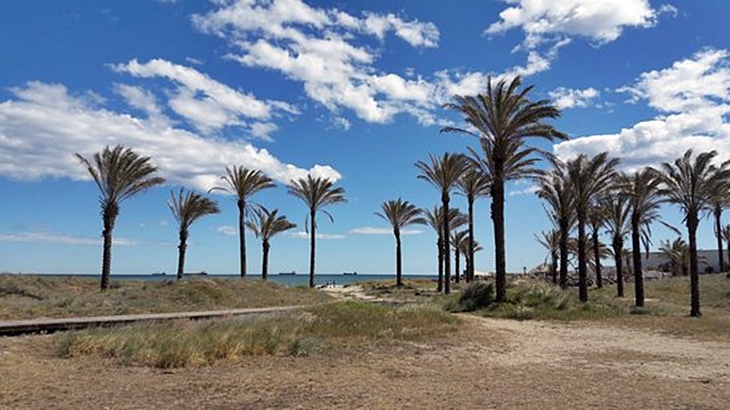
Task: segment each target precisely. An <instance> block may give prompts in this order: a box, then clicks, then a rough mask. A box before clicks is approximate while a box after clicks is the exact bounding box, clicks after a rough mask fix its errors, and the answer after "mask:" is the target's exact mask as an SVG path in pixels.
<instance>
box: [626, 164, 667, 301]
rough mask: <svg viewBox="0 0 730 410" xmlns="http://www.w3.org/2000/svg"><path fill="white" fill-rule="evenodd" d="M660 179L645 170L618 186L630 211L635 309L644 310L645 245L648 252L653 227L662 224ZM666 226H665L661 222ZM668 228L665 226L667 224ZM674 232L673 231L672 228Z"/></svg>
mask: <svg viewBox="0 0 730 410" xmlns="http://www.w3.org/2000/svg"><path fill="white" fill-rule="evenodd" d="M660 182H661V181H660V179H659V175H658V174H657V172H656V171H655V170H653V169H652V168H644V169H642V170H639V171H636V172H634V173H633V174H630V175H628V176H625V177H623V178H622V180H621V181H620V182H619V186H620V187H621V190H622V192H623V194H624V195H626V196H627V197H628V198H629V204H630V209H631V253H632V258H633V262H632V267H633V272H634V293H635V299H636V306H638V307H641V306H644V274H643V267H642V262H641V249H642V245H644V246H643V248H644V250H645V251H646V252H647V254H648V252H649V245H650V244H651V241H650V239H651V229H650V228H651V224H652V223H654V222H655V221H659V222H661V219H660V216H661V215H660V213H659V208H660V206H661V204H662V203H663V202H664V199H663V198H662V195H660V193H659V185H660ZM662 223H663V222H662ZM665 225H666V224H665ZM672 229H674V228H672Z"/></svg>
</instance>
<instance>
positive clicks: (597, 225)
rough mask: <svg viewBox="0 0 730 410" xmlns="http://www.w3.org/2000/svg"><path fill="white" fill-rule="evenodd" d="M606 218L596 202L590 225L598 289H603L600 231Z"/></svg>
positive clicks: (593, 206)
mask: <svg viewBox="0 0 730 410" xmlns="http://www.w3.org/2000/svg"><path fill="white" fill-rule="evenodd" d="M604 218H605V215H604V210H603V209H601V206H600V204H599V203H598V202H594V204H593V205H592V206H591V208H590V210H589V211H588V224H589V225H590V227H591V241H592V242H593V271H594V272H595V273H596V287H597V288H602V287H603V276H601V251H600V249H601V246H602V244H601V240H600V238H599V237H598V235H599V230H600V229H601V226H602V225H603V220H604Z"/></svg>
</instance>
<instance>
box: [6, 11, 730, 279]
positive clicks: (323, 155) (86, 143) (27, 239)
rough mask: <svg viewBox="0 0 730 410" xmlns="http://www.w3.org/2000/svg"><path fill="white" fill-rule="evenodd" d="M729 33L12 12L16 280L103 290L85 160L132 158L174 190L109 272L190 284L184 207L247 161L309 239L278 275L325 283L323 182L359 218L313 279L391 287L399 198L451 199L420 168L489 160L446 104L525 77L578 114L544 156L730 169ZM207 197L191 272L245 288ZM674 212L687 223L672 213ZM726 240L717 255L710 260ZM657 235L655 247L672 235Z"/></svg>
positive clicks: (685, 27)
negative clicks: (463, 158) (456, 156)
mask: <svg viewBox="0 0 730 410" xmlns="http://www.w3.org/2000/svg"><path fill="white" fill-rule="evenodd" d="M729 15H730V3H728V2H726V1H723V0H704V1H688V0H668V1H666V2H665V1H653V0H652V1H648V0H601V1H596V0H553V1H551V0H504V1H501V0H464V1H459V2H458V3H454V2H446V1H403V0H384V1H378V2H371V1H347V2H345V1H341V0H338V1H312V0H307V1H304V0H267V1H259V0H240V1H234V0H212V1H203V0H200V1H199V0H195V1H193V0H165V1H154V0H149V1H142V0H125V1H122V0H115V1H106V2H98V1H90V0H86V1H85V0H79V1H73V2H60V1H52V0H25V1H22V2H19V1H16V2H2V3H0V198H2V201H1V202H0V271H10V272H36V273H81V274H94V273H98V272H99V270H100V264H101V240H100V236H101V229H102V228H101V217H100V208H99V202H98V190H97V187H96V186H95V184H94V183H93V182H92V181H91V179H90V177H89V175H88V174H87V172H86V170H85V169H84V168H83V167H82V166H81V164H80V163H79V161H78V159H77V158H76V157H75V156H74V154H75V153H79V154H81V155H83V156H84V157H86V158H91V157H92V156H93V154H94V153H95V152H99V151H101V150H102V149H103V148H104V147H105V146H107V145H117V144H122V145H124V146H126V147H129V148H132V149H133V150H135V151H136V152H138V153H140V154H142V155H145V156H149V157H150V158H151V161H152V162H153V164H154V165H156V166H157V167H158V168H159V175H161V176H163V177H164V178H166V180H167V183H166V184H165V185H162V186H160V187H156V188H154V189H151V190H149V191H148V192H145V193H143V194H141V195H139V196H137V197H133V198H131V199H129V200H127V201H125V202H123V203H122V205H121V213H120V215H119V217H118V219H117V224H116V227H115V230H114V250H113V258H112V273H113V274H144V273H149V272H153V271H168V272H174V270H175V266H176V257H177V223H176V221H175V219H174V218H173V216H172V214H171V212H170V209H169V208H168V205H167V201H169V199H170V195H171V191H177V190H179V189H180V188H181V187H185V188H186V189H194V190H199V191H201V192H206V191H207V190H208V189H210V188H211V187H213V186H216V185H220V184H221V182H222V181H221V180H220V177H221V176H222V175H224V173H225V167H226V166H231V165H237V166H245V167H248V168H255V169H261V170H262V171H263V172H264V173H266V174H267V175H269V176H270V177H271V178H273V179H274V180H275V182H276V184H277V188H275V189H270V190H266V191H264V192H261V193H260V194H257V195H256V196H255V197H253V200H254V201H255V202H257V203H260V204H262V205H264V206H266V207H268V208H272V209H273V208H278V209H279V212H280V214H284V215H286V216H287V217H288V218H289V219H290V220H291V221H292V222H294V223H296V224H297V225H298V227H297V228H296V229H294V230H292V231H290V232H288V233H284V234H280V235H278V236H276V237H275V238H274V239H273V240H272V247H271V254H270V272H277V271H291V270H296V271H297V272H301V273H304V272H306V271H307V269H308V256H309V252H308V249H309V242H308V241H307V240H306V239H307V237H308V236H307V235H308V234H307V233H306V232H305V229H304V226H305V222H306V207H305V206H304V204H303V203H301V202H300V201H299V200H298V199H296V198H294V197H292V196H291V195H289V194H287V189H286V186H287V183H288V182H289V181H290V180H291V179H293V178H300V177H302V176H305V175H307V173H311V174H312V175H315V176H323V177H327V178H331V179H333V180H335V181H336V185H337V186H341V187H343V188H344V189H345V193H346V197H347V200H348V201H347V203H344V204H337V205H334V206H332V207H329V208H328V209H327V210H328V211H329V212H330V213H331V214H332V216H333V218H334V221H333V222H331V221H330V220H329V219H328V218H327V217H326V216H324V215H320V217H319V219H318V225H319V228H318V233H319V239H318V242H317V271H318V272H321V273H339V272H342V271H352V270H355V271H357V272H358V273H389V272H393V271H394V265H395V263H394V260H395V257H394V250H395V242H394V238H393V235H392V231H391V229H390V227H389V225H388V224H387V223H386V222H385V221H384V220H382V219H380V218H379V217H377V216H376V215H375V212H377V211H379V210H380V206H381V203H383V202H384V201H387V200H390V199H397V198H399V197H400V198H403V199H405V200H408V201H410V202H412V203H414V204H415V205H417V206H419V207H433V206H434V205H436V204H437V203H438V202H439V201H440V194H439V192H437V190H436V189H435V188H433V187H432V186H430V185H429V184H428V183H427V182H425V181H423V180H420V179H418V178H417V176H418V170H417V169H416V167H415V166H414V164H415V163H416V162H417V161H419V160H428V156H429V154H434V155H439V156H440V155H442V154H443V153H444V152H462V153H463V152H467V150H468V147H474V148H477V147H478V141H477V139H476V138H475V137H472V136H468V135H460V134H450V133H447V134H444V133H440V132H439V131H440V130H441V129H442V128H443V127H446V126H463V125H464V122H463V120H462V118H460V117H459V116H458V115H457V114H456V113H455V112H451V111H448V110H445V109H444V108H443V104H445V103H447V102H449V101H451V99H452V97H453V96H454V95H475V94H478V93H480V92H482V91H483V90H484V89H485V86H486V83H487V80H488V78H489V77H490V76H491V77H493V78H495V79H499V78H511V77H513V76H515V75H521V76H522V77H523V80H524V83H525V84H526V85H534V86H535V88H534V89H533V91H532V92H531V94H530V97H531V98H533V99H535V100H537V99H550V100H551V101H552V102H553V104H555V105H556V106H557V107H559V108H560V109H561V110H562V115H561V117H560V118H559V119H556V120H555V121H553V122H552V124H553V125H554V126H555V127H557V128H558V129H560V130H561V131H563V132H565V133H566V134H568V135H569V136H570V137H571V139H570V140H569V141H566V142H562V143H560V144H556V145H553V144H551V143H547V142H544V141H531V142H530V143H531V144H535V145H536V146H539V147H541V148H544V149H547V150H549V151H552V152H554V153H555V154H557V155H558V156H559V157H560V158H563V159H570V158H572V157H575V156H576V155H578V154H579V153H588V154H595V153H599V152H602V151H609V152H610V153H611V155H614V156H618V157H621V158H622V165H621V167H622V169H624V170H628V171H630V170H634V169H637V168H640V167H643V166H646V165H658V164H660V163H662V162H664V161H672V160H674V159H675V158H677V157H679V156H680V155H681V154H682V153H684V151H685V150H686V149H688V148H693V149H695V150H696V151H705V150H710V149H716V150H718V152H719V158H721V159H730V125H729V124H728V118H730V117H729V113H730V37H728V35H727V16H729ZM507 192H508V196H507V200H506V240H507V268H508V271H512V272H517V271H522V269H523V267H527V268H528V269H530V268H531V267H533V266H535V265H537V264H539V263H541V262H542V261H543V260H544V259H545V256H546V251H545V250H544V249H542V248H541V247H540V245H539V244H538V243H537V242H536V240H535V235H536V234H539V233H540V232H541V231H547V230H549V229H551V226H550V222H549V221H548V218H547V217H546V215H545V212H544V209H543V206H542V204H541V202H540V201H539V200H538V199H537V198H536V197H535V195H534V187H533V185H532V184H531V183H530V182H527V181H518V182H514V183H511V184H509V185H508V187H507ZM211 197H212V198H213V199H214V200H216V201H217V202H218V203H219V205H220V208H221V213H220V214H216V215H212V216H208V217H205V218H203V219H201V220H199V221H197V222H196V223H195V224H194V225H193V226H192V227H191V231H190V239H189V247H188V253H187V264H186V270H188V271H199V270H206V271H207V272H209V273H212V274H233V273H236V272H238V237H237V228H235V226H236V223H237V222H236V221H237V209H236V204H235V200H234V198H233V197H232V196H230V195H225V194H223V193H219V192H216V193H214V194H211ZM452 197H453V198H454V199H453V200H452V203H453V204H454V206H458V207H461V208H462V209H464V210H465V200H464V198H463V197H460V196H458V195H453V196H452ZM475 213H476V215H475V223H476V238H477V241H479V242H480V243H481V244H482V245H483V246H484V248H485V251H483V252H480V253H478V254H477V263H476V268H477V269H478V270H493V269H494V256H493V255H494V247H493V231H492V225H491V220H490V216H489V200H488V199H480V200H478V201H477V203H476V207H475ZM663 214H664V216H665V220H666V221H667V222H668V223H670V224H673V225H675V226H678V227H681V224H682V218H681V215H679V213H678V212H677V211H676V209H674V208H672V207H670V206H667V207H665V208H664V209H663ZM726 218H727V217H726ZM726 223H729V222H726ZM711 225H712V224H711V221H710V220H707V219H704V220H703V221H702V224H701V226H700V231H699V233H698V241H699V246H700V247H701V248H708V249H711V248H712V247H713V246H714V245H713V244H714V237H713V231H712V226H711ZM653 229H654V237H653V240H654V248H656V247H657V246H658V244H659V242H660V241H661V240H666V239H674V238H675V237H676V235H675V234H674V233H671V231H669V230H667V229H665V228H663V227H662V226H660V225H657V226H655V227H654V228H653ZM406 233H407V235H404V237H403V250H404V271H405V273H414V274H431V273H435V271H436V235H435V232H434V231H433V230H431V229H430V228H428V227H424V226H411V227H409V228H408V229H407V231H406ZM247 245H248V259H249V262H248V269H249V272H252V273H258V272H260V258H261V251H260V242H259V241H258V240H257V239H256V238H255V237H254V236H253V235H252V234H251V233H249V234H248V236H247ZM605 263H606V264H610V262H609V261H606V262H605Z"/></svg>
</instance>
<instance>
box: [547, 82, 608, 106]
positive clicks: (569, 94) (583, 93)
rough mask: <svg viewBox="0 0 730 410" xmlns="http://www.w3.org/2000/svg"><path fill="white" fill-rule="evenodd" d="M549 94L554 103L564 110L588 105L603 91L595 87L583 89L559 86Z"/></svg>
mask: <svg viewBox="0 0 730 410" xmlns="http://www.w3.org/2000/svg"><path fill="white" fill-rule="evenodd" d="M548 94H549V95H550V98H552V99H553V104H554V105H555V106H556V107H558V108H559V109H561V110H564V109H567V108H575V107H588V106H590V105H591V103H592V101H593V100H595V99H596V98H598V97H599V96H600V94H601V93H600V92H599V91H598V90H596V89H595V88H593V87H589V88H585V89H583V90H577V89H571V88H564V87H559V88H556V89H555V90H553V91H550V92H549V93H548Z"/></svg>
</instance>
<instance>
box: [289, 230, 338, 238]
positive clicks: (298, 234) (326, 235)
mask: <svg viewBox="0 0 730 410" xmlns="http://www.w3.org/2000/svg"><path fill="white" fill-rule="evenodd" d="M284 235H288V236H290V237H292V238H296V239H309V238H310V236H311V235H310V234H309V232H305V231H298V232H285V233H284ZM314 236H316V237H317V239H324V240H327V239H345V238H347V235H342V234H329V233H318V234H315V235H314Z"/></svg>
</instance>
